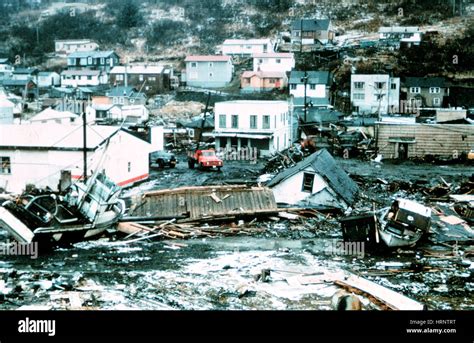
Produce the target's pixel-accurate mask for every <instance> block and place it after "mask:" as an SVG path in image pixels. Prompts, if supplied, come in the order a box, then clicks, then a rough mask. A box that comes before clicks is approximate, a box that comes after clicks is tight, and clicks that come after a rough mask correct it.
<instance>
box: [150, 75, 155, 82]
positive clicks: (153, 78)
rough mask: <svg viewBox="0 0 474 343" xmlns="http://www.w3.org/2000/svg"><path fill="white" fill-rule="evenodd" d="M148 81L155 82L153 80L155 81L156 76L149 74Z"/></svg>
mask: <svg viewBox="0 0 474 343" xmlns="http://www.w3.org/2000/svg"><path fill="white" fill-rule="evenodd" d="M148 81H153V82H155V81H156V77H155V76H150V77H149V78H148Z"/></svg>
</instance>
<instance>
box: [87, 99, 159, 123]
mask: <svg viewBox="0 0 474 343" xmlns="http://www.w3.org/2000/svg"><path fill="white" fill-rule="evenodd" d="M149 117H150V111H149V110H148V109H147V108H146V107H145V106H143V105H129V106H123V105H116V104H93V105H91V106H87V108H86V118H87V121H88V122H110V121H112V122H122V121H125V123H128V124H137V123H143V122H145V121H147V120H148V119H149Z"/></svg>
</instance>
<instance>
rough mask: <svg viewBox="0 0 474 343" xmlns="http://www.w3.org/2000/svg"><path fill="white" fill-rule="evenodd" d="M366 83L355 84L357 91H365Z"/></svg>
mask: <svg viewBox="0 0 474 343" xmlns="http://www.w3.org/2000/svg"><path fill="white" fill-rule="evenodd" d="M364 86H365V82H354V88H355V89H364Z"/></svg>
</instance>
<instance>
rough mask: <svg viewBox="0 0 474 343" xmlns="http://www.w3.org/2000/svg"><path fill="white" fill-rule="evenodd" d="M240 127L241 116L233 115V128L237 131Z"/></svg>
mask: <svg viewBox="0 0 474 343" xmlns="http://www.w3.org/2000/svg"><path fill="white" fill-rule="evenodd" d="M238 127H239V116H238V115H235V114H234V115H232V128H233V129H237V128H238Z"/></svg>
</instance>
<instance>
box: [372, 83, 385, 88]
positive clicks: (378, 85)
mask: <svg viewBox="0 0 474 343" xmlns="http://www.w3.org/2000/svg"><path fill="white" fill-rule="evenodd" d="M374 87H375V89H384V88H385V82H374Z"/></svg>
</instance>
